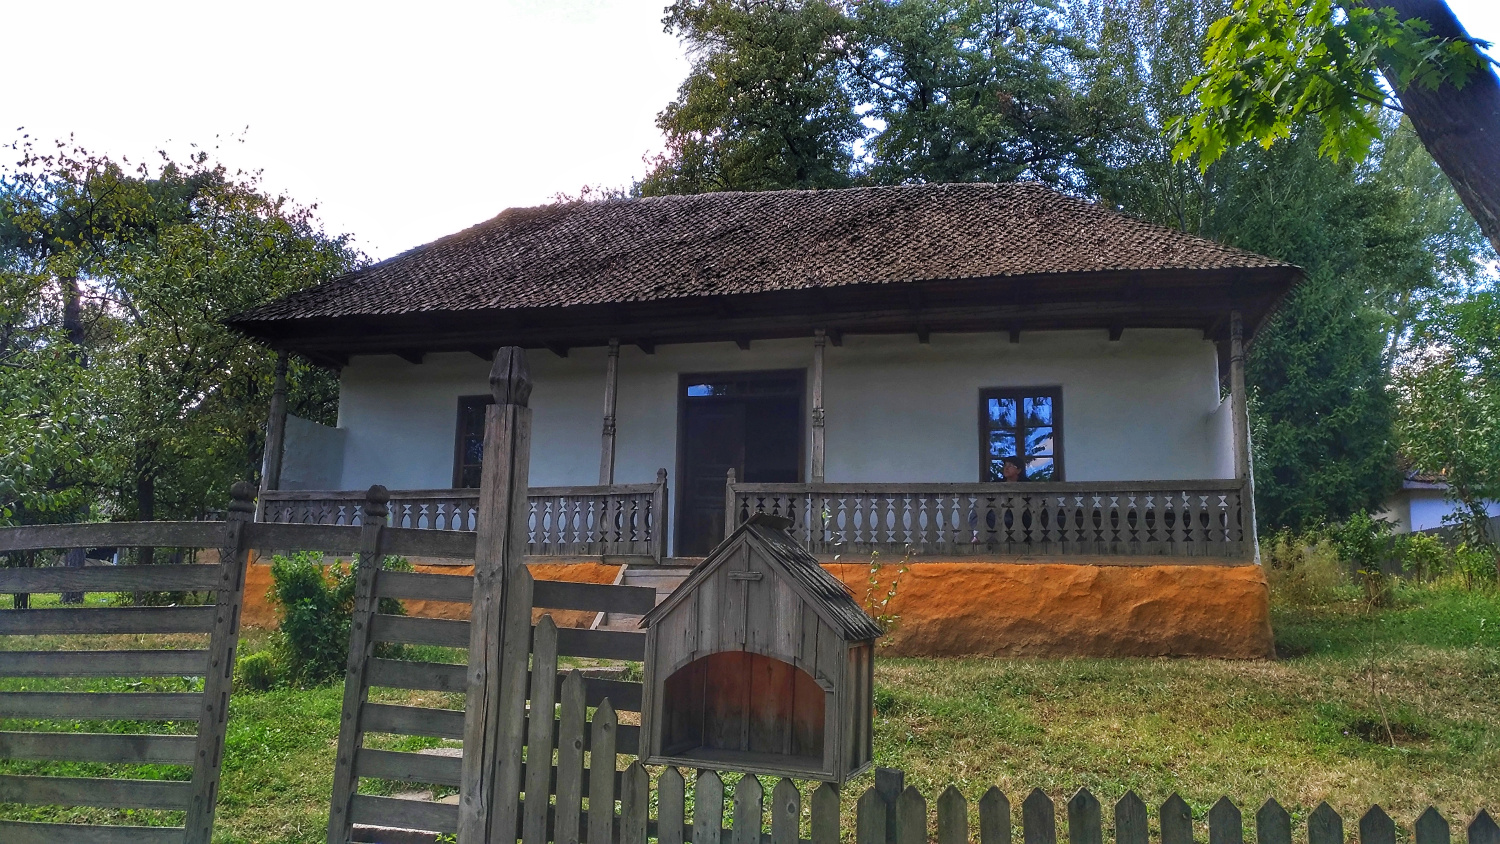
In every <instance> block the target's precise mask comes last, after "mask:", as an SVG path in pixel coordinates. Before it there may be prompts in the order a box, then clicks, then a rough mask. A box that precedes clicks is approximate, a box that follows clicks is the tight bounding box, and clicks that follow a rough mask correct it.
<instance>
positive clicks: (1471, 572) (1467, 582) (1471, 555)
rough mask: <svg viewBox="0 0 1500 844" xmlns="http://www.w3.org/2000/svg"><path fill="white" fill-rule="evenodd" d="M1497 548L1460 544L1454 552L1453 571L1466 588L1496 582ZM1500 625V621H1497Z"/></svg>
mask: <svg viewBox="0 0 1500 844" xmlns="http://www.w3.org/2000/svg"><path fill="white" fill-rule="evenodd" d="M1495 563H1496V559H1495V549H1494V547H1493V546H1479V547H1477V548H1475V547H1472V546H1469V545H1467V544H1465V545H1460V546H1458V548H1457V549H1456V550H1455V551H1454V552H1453V573H1454V574H1455V575H1457V576H1458V578H1459V579H1460V580H1461V581H1462V582H1463V584H1464V588H1466V589H1477V588H1480V587H1483V586H1493V585H1494V583H1495V579H1496V577H1495ZM1496 624H1497V626H1500V621H1497V622H1496Z"/></svg>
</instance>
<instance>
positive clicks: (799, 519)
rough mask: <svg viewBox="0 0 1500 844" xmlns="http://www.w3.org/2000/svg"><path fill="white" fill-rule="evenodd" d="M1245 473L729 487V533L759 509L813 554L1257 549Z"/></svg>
mask: <svg viewBox="0 0 1500 844" xmlns="http://www.w3.org/2000/svg"><path fill="white" fill-rule="evenodd" d="M1245 504H1246V501H1245V483H1244V481H1240V480H1207V481H1199V480H1192V481H1115V482H1099V483H1095V482H1087V483H1022V484H998V483H990V484H984V483H972V484H910V483H889V484H848V483H842V484H833V483H829V484H755V483H735V482H734V480H733V476H731V478H730V481H729V483H728V485H727V489H726V498H725V525H726V526H727V527H726V531H732V530H733V529H734V528H735V527H737V526H738V525H739V524H740V523H741V522H743V521H745V520H746V519H748V518H749V517H750V516H751V514H753V513H757V512H765V513H771V514H773V515H777V516H783V517H786V518H789V519H791V520H792V526H791V528H790V530H791V532H792V534H793V536H795V537H797V539H798V540H799V541H801V542H802V543H804V544H805V545H806V546H807V548H808V550H809V551H811V552H812V553H813V554H815V555H819V556H822V557H832V556H835V555H842V556H845V557H848V556H864V555H868V554H870V553H872V552H879V553H880V555H881V556H883V557H885V558H886V559H887V560H888V561H894V560H899V559H900V558H901V557H903V556H904V555H905V554H907V553H908V552H910V553H912V554H913V555H916V556H922V557H1016V556H1030V555H1037V556H1134V555H1170V556H1191V557H1217V558H1243V557H1248V556H1250V555H1251V554H1252V553H1253V549H1252V548H1251V545H1250V542H1248V541H1247V539H1249V538H1250V537H1252V536H1253V533H1252V532H1251V530H1250V529H1249V525H1248V521H1249V518H1250V516H1249V513H1248V512H1247V508H1246V507H1245Z"/></svg>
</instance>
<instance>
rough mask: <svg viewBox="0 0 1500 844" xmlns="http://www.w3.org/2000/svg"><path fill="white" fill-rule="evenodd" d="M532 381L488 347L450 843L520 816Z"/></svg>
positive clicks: (464, 842)
mask: <svg viewBox="0 0 1500 844" xmlns="http://www.w3.org/2000/svg"><path fill="white" fill-rule="evenodd" d="M531 386H532V385H531V374H530V372H529V371H528V370H527V367H526V352H525V350H523V349H521V348H520V347H518V346H507V347H505V348H502V349H499V350H498V351H496V353H495V363H494V366H493V368H491V370H490V390H491V392H493V393H494V395H495V404H494V405H492V406H490V408H489V409H488V411H487V412H486V416H485V420H484V464H483V468H482V470H481V474H480V487H479V516H478V524H477V525H476V529H477V531H476V532H477V533H478V537H477V542H476V547H475V551H474V597H473V609H472V611H471V614H470V621H469V633H470V636H469V663H468V664H469V685H468V696H467V701H466V705H465V707H464V751H465V752H464V757H463V768H462V777H461V785H460V788H459V809H458V841H459V844H484V842H488V841H512V840H515V837H516V834H515V833H516V827H517V823H518V819H519V810H520V791H521V746H522V744H523V743H524V736H525V725H526V678H527V672H528V665H527V661H528V657H529V655H530V652H531V598H532V588H531V586H532V582H531V575H530V574H529V573H528V572H527V571H526V564H525V554H526V515H527V501H526V489H527V476H528V475H529V473H530V464H531V408H530V407H528V406H527V403H528V401H529V400H530V397H531Z"/></svg>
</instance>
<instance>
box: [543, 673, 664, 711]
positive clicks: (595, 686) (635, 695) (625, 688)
mask: <svg viewBox="0 0 1500 844" xmlns="http://www.w3.org/2000/svg"><path fill="white" fill-rule="evenodd" d="M565 676H566V675H564V674H559V675H557V685H558V688H561V687H562V684H563V678H564V677H565ZM583 689H584V697H585V699H586V700H587V701H588V705H589V706H598V705H599V703H600V702H601V701H603V700H604V699H605V698H609V703H610V705H611V706H613V707H614V708H615V712H640V711H641V696H642V694H643V692H644V689H643V688H642V686H641V684H640V683H639V682H635V681H631V680H607V679H604V678H603V677H585V678H583Z"/></svg>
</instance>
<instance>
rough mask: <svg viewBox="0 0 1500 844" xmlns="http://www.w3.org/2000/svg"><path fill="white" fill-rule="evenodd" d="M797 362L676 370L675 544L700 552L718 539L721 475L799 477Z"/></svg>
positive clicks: (752, 479)
mask: <svg viewBox="0 0 1500 844" xmlns="http://www.w3.org/2000/svg"><path fill="white" fill-rule="evenodd" d="M803 378H804V373H803V371H802V370H800V369H780V370H768V371H762V372H713V373H695V374H686V375H683V376H681V378H680V379H679V385H678V395H677V408H678V417H677V418H678V425H677V432H678V433H677V455H678V456H677V462H678V471H677V477H678V479H679V481H678V490H679V492H678V502H677V547H676V552H677V556H679V557H702V556H705V555H707V554H708V552H709V551H711V550H713V547H714V546H715V545H717V544H719V542H720V541H721V540H722V539H723V538H724V528H725V525H724V519H725V514H724V478H725V475H726V474H727V473H728V472H729V470H730V469H733V470H734V475H735V477H736V478H737V479H739V480H740V481H743V482H746V483H797V482H799V481H801V480H802V452H803V447H802V428H803V425H802V416H803V413H802V400H803V383H804V380H803Z"/></svg>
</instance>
